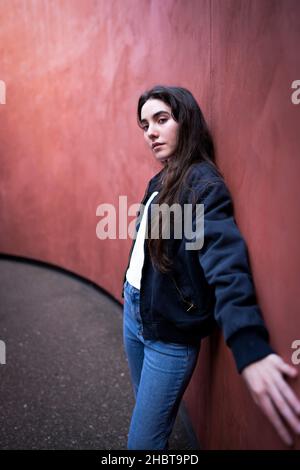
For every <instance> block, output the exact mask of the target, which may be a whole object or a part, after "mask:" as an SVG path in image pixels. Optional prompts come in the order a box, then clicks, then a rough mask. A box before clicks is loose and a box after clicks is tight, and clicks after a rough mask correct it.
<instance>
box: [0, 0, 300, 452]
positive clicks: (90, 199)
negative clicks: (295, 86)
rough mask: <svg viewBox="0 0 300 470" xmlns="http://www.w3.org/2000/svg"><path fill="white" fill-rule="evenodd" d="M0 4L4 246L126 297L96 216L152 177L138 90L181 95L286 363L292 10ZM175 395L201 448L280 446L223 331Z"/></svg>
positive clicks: (291, 325) (293, 169) (295, 35)
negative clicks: (161, 87) (208, 144)
mask: <svg viewBox="0 0 300 470" xmlns="http://www.w3.org/2000/svg"><path fill="white" fill-rule="evenodd" d="M0 8H1V18H2V25H1V30H0V44H1V68H0V74H1V75H0V80H3V82H5V85H6V102H5V104H0V113H1V127H0V156H1V157H0V158H1V173H0V178H1V180H0V181H1V187H0V211H1V233H0V251H1V252H2V253H7V254H12V255H20V256H24V257H28V258H31V259H38V260H42V261H45V262H49V263H52V264H54V265H58V266H61V267H63V268H66V269H68V270H71V271H73V272H75V273H78V274H80V275H82V276H84V277H86V278H87V279H90V280H92V281H94V282H96V283H97V284H99V285H101V286H102V287H103V288H104V289H106V290H107V291H108V292H110V293H111V294H112V295H113V296H115V297H116V298H117V299H119V300H121V297H120V294H121V287H122V285H121V283H122V277H123V272H124V268H125V266H126V263H127V257H128V251H129V248H130V244H131V240H130V239H127V240H126V239H115V240H113V239H108V240H99V239H98V238H97V236H96V226H97V223H98V221H99V217H97V215H96V209H97V207H98V206H99V205H100V204H101V203H110V204H114V205H115V206H116V207H118V202H119V196H121V195H125V196H127V198H128V200H127V204H128V206H129V205H130V204H132V203H134V202H139V201H140V199H141V197H142V195H143V193H144V188H145V185H146V182H147V181H148V179H149V178H150V177H151V176H152V175H153V174H154V173H155V172H157V171H158V170H159V167H158V166H157V163H156V162H155V161H154V160H153V157H152V156H151V154H150V153H149V151H148V150H147V149H146V146H145V144H144V142H143V138H142V135H141V131H140V130H139V129H138V128H137V126H136V118H135V113H136V103H137V99H138V96H139V95H140V93H141V92H142V91H143V90H144V89H146V88H149V87H150V86H152V85H154V84H156V83H161V84H171V85H181V86H185V87H187V88H189V89H191V91H192V92H193V93H194V95H195V97H196V98H197V99H198V101H199V103H200V105H201V107H202V109H203V112H204V114H205V116H206V118H207V120H208V123H209V125H210V126H211V128H212V131H213V134H214V137H215V142H216V146H217V159H218V163H219V165H220V167H221V169H222V171H223V173H224V175H225V178H226V180H227V183H228V186H229V187H230V190H231V192H232V194H233V197H234V202H235V209H236V219H237V221H238V223H239V226H240V229H241V231H242V233H243V235H244V237H245V239H246V240H247V243H248V246H249V253H250V259H251V264H252V268H253V273H254V279H255V284H256V286H257V292H258V297H259V301H260V304H261V306H262V309H263V312H264V316H265V319H266V322H267V324H268V327H269V329H270V332H271V338H272V344H273V346H274V347H275V348H276V349H277V350H278V351H279V352H280V353H281V354H282V355H283V356H284V357H285V359H286V360H288V361H290V358H291V352H292V350H291V343H292V341H293V340H295V339H298V338H297V337H295V334H296V333H295V332H297V331H300V320H299V315H298V310H299V303H300V302H299V301H298V295H297V293H298V282H297V279H298V278H299V274H300V273H299V271H300V268H299V266H300V250H299V249H298V236H299V233H300V230H299V229H300V227H299V225H300V220H299V217H298V207H299V190H298V175H299V169H300V168H299V166H300V163H299V159H298V154H299V144H300V142H299V140H300V137H299V132H298V124H297V123H299V114H300V105H296V104H293V103H292V101H291V95H292V92H293V90H292V89H291V84H292V82H293V81H294V80H297V79H300V77H299V54H297V50H296V44H297V41H299V28H298V23H297V18H299V14H300V4H299V2H298V1H297V0H289V1H286V0H278V1H264V2H261V1H259V0H229V1H226V2H222V1H218V0H201V1H199V0H189V2H183V1H182V2H177V1H175V0H167V1H164V2H160V1H159V0H156V1H150V2H149V1H146V0H141V1H138V0H126V1H124V2H117V1H112V2H107V1H105V0H98V1H92V0H62V1H56V2H48V1H45V0H41V1H39V2H37V1H33V0H27V1H26V2H21V1H17V0H12V1H11V0H5V1H3V2H1V6H0ZM297 74H298V75H297ZM0 101H1V100H0ZM117 215H118V213H117ZM128 220H133V217H130V218H129V219H128ZM295 389H297V390H298V392H300V387H299V382H297V384H296V387H295ZM185 400H186V403H187V405H188V409H189V411H190V415H191V417H192V419H193V424H194V427H195V429H196V431H197V434H198V436H199V439H200V441H201V443H202V446H203V447H204V448H207V449H213V448H215V449H221V448H228V449H237V448H240V449H246V448H257V449H260V448H281V447H282V446H281V444H280V442H279V440H278V438H277V437H276V435H275V433H274V431H273V430H272V429H271V428H270V425H269V424H268V423H267V422H266V420H265V418H264V417H263V416H261V414H260V413H259V412H258V410H257V409H256V408H255V406H254V405H253V403H252V401H251V399H250V398H249V396H248V392H247V391H246V389H245V386H244V384H243V383H242V381H241V380H240V378H239V377H238V376H237V373H236V371H235V367H234V364H233V359H232V357H231V353H230V351H229V350H228V349H227V348H226V347H225V346H224V344H223V341H222V339H221V338H220V337H219V336H218V335H215V336H214V337H213V338H211V339H210V340H205V341H204V342H203V347H202V351H201V354H200V357H199V363H198V367H197V369H196V371H195V374H194V376H193V379H192V382H191V384H190V386H189V388H188V390H187V392H186V394H185ZM258 429H259V430H263V433H262V432H260V433H258V432H257V430H258Z"/></svg>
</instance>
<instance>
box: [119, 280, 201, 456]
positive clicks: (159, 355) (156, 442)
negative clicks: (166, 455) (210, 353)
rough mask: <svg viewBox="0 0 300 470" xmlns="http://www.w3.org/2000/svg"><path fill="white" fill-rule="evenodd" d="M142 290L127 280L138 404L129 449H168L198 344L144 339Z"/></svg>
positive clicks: (128, 347) (126, 334)
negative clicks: (141, 306) (141, 305)
mask: <svg viewBox="0 0 300 470" xmlns="http://www.w3.org/2000/svg"><path fill="white" fill-rule="evenodd" d="M139 303H140V291H139V290H138V289H136V288H135V287H134V286H132V285H131V284H129V282H128V281H127V280H126V281H125V283H124V309H123V341H124V349H125V353H126V356H127V359H128V366H129V372H130V376H131V381H132V386H133V392H134V397H135V406H134V410H133V414H132V417H131V423H130V428H129V433H128V442H127V449H130V450H131V449H134V450H137V449H143V450H158V449H163V450H168V449H169V442H168V438H169V436H170V434H171V432H172V428H173V425H174V422H175V418H176V415H177V412H178V408H179V405H180V402H181V399H182V396H183V394H184V392H185V390H186V387H187V385H188V383H189V381H190V379H191V376H192V374H193V371H194V369H195V366H196V363H197V358H198V353H199V350H200V342H199V344H198V345H196V346H191V345H187V344H178V343H169V342H168V343H166V342H164V341H158V340H145V339H144V338H143V336H142V322H141V317H140V308H139Z"/></svg>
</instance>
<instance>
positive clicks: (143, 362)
mask: <svg viewBox="0 0 300 470" xmlns="http://www.w3.org/2000/svg"><path fill="white" fill-rule="evenodd" d="M137 119H138V124H139V126H140V127H141V129H142V131H143V134H144V138H145V141H146V144H147V145H149V149H150V151H151V152H152V154H153V155H154V157H155V158H156V159H157V160H158V161H159V162H160V163H161V165H162V169H161V170H160V171H159V173H157V174H156V175H155V176H154V177H153V178H151V180H150V182H149V184H148V187H147V190H146V193H145V196H144V198H143V200H142V202H141V211H140V214H139V217H138V219H137V224H136V231H137V232H136V238H135V240H134V241H133V243H132V248H131V252H130V258H129V262H128V266H127V268H126V271H125V275H124V283H123V291H122V296H123V297H124V315H123V338H124V348H125V352H126V355H127V358H128V364H129V370H130V375H131V380H132V384H133V390H134V395H135V399H136V401H135V407H134V410H133V414H132V419H131V423H130V429H129V435H128V443H127V447H128V449H147V450H149V449H164V450H167V449H168V448H169V447H168V445H169V444H168V438H169V436H170V434H171V431H172V428H173V425H174V421H175V418H176V414H177V412H178V408H179V404H180V401H181V398H182V396H183V394H184V391H185V389H186V387H187V385H188V383H189V381H190V379H191V376H192V374H193V371H194V368H195V366H196V363H197V358H198V354H199V350H200V344H201V339H202V338H204V337H205V336H207V335H209V334H210V333H211V331H212V329H213V328H214V327H215V326H216V324H218V325H219V326H220V327H221V328H222V331H223V334H224V338H225V340H226V343H227V344H228V346H229V347H230V348H231V350H232V353H233V356H234V359H235V362H236V366H237V370H238V372H239V373H240V374H241V375H242V377H243V379H244V380H245V382H246V384H247V386H248V388H249V390H250V393H251V395H252V397H253V399H254V401H255V403H256V404H257V405H258V406H259V407H260V408H261V410H262V411H263V412H264V413H265V414H266V416H267V417H268V419H269V420H270V421H271V423H272V424H273V426H274V427H275V429H276V431H277V432H278V434H279V435H280V437H281V438H282V440H283V441H284V442H285V443H286V444H287V445H292V443H293V437H292V432H295V433H297V434H300V419H299V415H300V401H299V399H298V398H297V396H296V395H295V394H294V392H293V391H292V389H291V387H290V386H289V385H288V383H287V382H286V380H285V375H287V376H288V377H296V375H297V370H296V369H295V368H294V367H292V366H290V365H289V364H287V363H285V362H284V361H283V360H282V358H281V357H280V356H278V355H277V354H276V353H275V352H274V350H273V349H272V348H271V346H270V345H269V342H268V332H267V329H266V326H265V324H264V321H263V319H262V315H261V312H260V310H259V307H258V305H257V302H256V298H255V288H254V284H253V281H252V277H251V272H250V267H249V260H248V254H247V247H246V244H245V241H244V239H243V237H242V235H241V233H240V232H239V229H238V227H237V225H236V223H235V219H234V215H233V204H232V200H231V196H230V193H229V191H228V189H227V187H226V184H225V182H224V179H223V177H222V174H221V173H220V171H219V170H218V169H217V167H216V164H215V162H214V147H213V142H212V139H211V136H210V133H209V130H208V128H207V125H206V122H205V120H204V117H203V114H202V112H201V110H200V108H199V105H198V103H197V102H196V100H195V99H194V97H193V95H192V94H191V93H190V92H189V91H188V90H187V89H185V88H180V87H166V86H155V87H154V88H152V89H151V90H148V91H146V92H145V93H143V94H142V96H141V97H140V98H139V102H138V109H137ZM162 204H166V206H164V207H169V208H170V207H171V206H172V205H173V204H177V208H178V205H179V207H181V208H184V206H185V205H191V204H192V208H193V211H192V219H191V220H192V228H193V231H192V232H191V233H193V234H196V235H193V237H194V238H192V241H194V242H195V241H196V242H199V241H201V240H200V238H201V237H199V236H198V235H199V233H200V232H199V226H198V225H196V222H197V220H198V219H197V216H196V214H197V212H196V210H195V209H196V206H197V205H198V204H199V205H200V204H204V238H203V243H202V244H201V243H200V245H198V246H199V248H196V249H195V246H196V247H197V244H195V243H194V245H193V249H190V245H188V243H187V242H188V241H191V240H188V237H187V236H186V233H185V232H184V233H183V234H182V235H181V237H178V236H174V234H175V235H176V233H177V232H178V229H179V228H180V227H181V228H182V226H183V225H184V224H185V222H186V220H184V216H183V220H182V221H181V222H179V223H178V221H177V222H176V223H175V221H174V223H173V225H172V223H171V230H170V232H169V236H165V234H167V233H168V231H164V230H165V229H166V228H170V217H166V215H163V212H162V211H154V210H153V208H154V207H155V206H156V207H157V205H159V206H158V207H162V206H161V205H162ZM182 213H183V214H185V212H184V211H182ZM153 229H156V230H158V232H157V231H156V232H155V231H152V230H153ZM174 229H176V230H177V232H176V233H175V232H174ZM197 230H198V232H199V233H198V232H197ZM153 233H158V236H153ZM198 238H199V239H198ZM291 431H292V432H291Z"/></svg>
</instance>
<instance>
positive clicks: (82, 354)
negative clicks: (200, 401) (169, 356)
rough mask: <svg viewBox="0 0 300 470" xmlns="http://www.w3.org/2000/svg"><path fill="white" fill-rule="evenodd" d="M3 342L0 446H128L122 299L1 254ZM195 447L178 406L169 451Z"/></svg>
mask: <svg viewBox="0 0 300 470" xmlns="http://www.w3.org/2000/svg"><path fill="white" fill-rule="evenodd" d="M0 340H2V341H4V343H5V347H6V364H0V402H1V408H0V448H1V449H108V450H112V449H121V450H124V449H126V438H127V432H128V427H129V422H130V416H131V412H132V408H133V404H134V402H133V394H132V390H131V384H130V380H129V373H128V367H127V361H126V357H125V353H124V351H123V343H122V307H121V306H120V304H118V303H117V302H116V301H115V300H113V299H112V298H111V297H109V296H107V295H105V294H104V293H103V292H102V291H101V290H100V289H98V288H96V287H95V286H94V285H92V284H91V283H89V282H85V281H83V280H81V279H80V278H78V277H76V276H73V275H71V274H69V273H66V272H64V271H62V270H59V269H54V268H50V267H47V266H44V265H42V264H39V263H30V262H27V261H24V260H23V261H22V260H17V259H13V258H12V259H9V258H7V257H1V258H0ZM2 345H3V343H2ZM196 448H197V447H196V443H195V442H194V441H193V435H191V434H190V432H189V428H188V427H187V426H186V417H185V413H184V412H183V408H181V411H180V413H179V415H178V417H177V420H176V424H175V427H174V430H173V433H172V436H171V439H170V450H171V449H173V450H175V449H177V450H188V449H196Z"/></svg>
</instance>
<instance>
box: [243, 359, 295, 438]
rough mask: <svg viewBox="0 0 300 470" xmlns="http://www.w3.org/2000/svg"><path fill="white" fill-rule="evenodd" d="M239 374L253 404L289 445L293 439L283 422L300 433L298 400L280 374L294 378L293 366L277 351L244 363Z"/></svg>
mask: <svg viewBox="0 0 300 470" xmlns="http://www.w3.org/2000/svg"><path fill="white" fill-rule="evenodd" d="M241 375H242V377H243V378H244V380H245V382H246V384H247V386H248V388H249V390H250V393H251V395H252V397H253V399H254V401H255V403H256V404H257V405H258V406H259V407H260V408H261V410H262V411H263V413H264V414H265V415H266V416H267V417H268V418H269V420H270V421H271V423H272V424H273V426H274V428H275V429H276V431H277V432H278V434H279V436H280V437H281V439H282V440H283V442H284V443H285V444H287V445H289V446H291V445H293V441H294V440H293V437H292V435H291V432H290V429H288V427H287V426H286V423H287V424H288V425H289V426H290V428H291V429H292V430H293V431H294V432H295V433H296V434H297V435H299V434H300V400H299V399H298V398H297V396H296V395H295V393H294V392H293V390H292V389H291V387H290V386H289V384H288V383H287V382H286V380H285V377H284V375H287V376H288V377H291V378H295V377H297V375H298V371H297V369H296V368H295V367H293V366H290V365H289V364H287V363H286V362H284V360H283V359H282V358H281V357H280V356H278V355H277V354H269V355H268V356H266V357H264V358H263V359H260V360H259V361H256V362H253V363H252V364H250V365H249V366H246V367H245V368H244V369H243V370H242V373H241ZM282 418H284V420H283V419H282Z"/></svg>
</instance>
